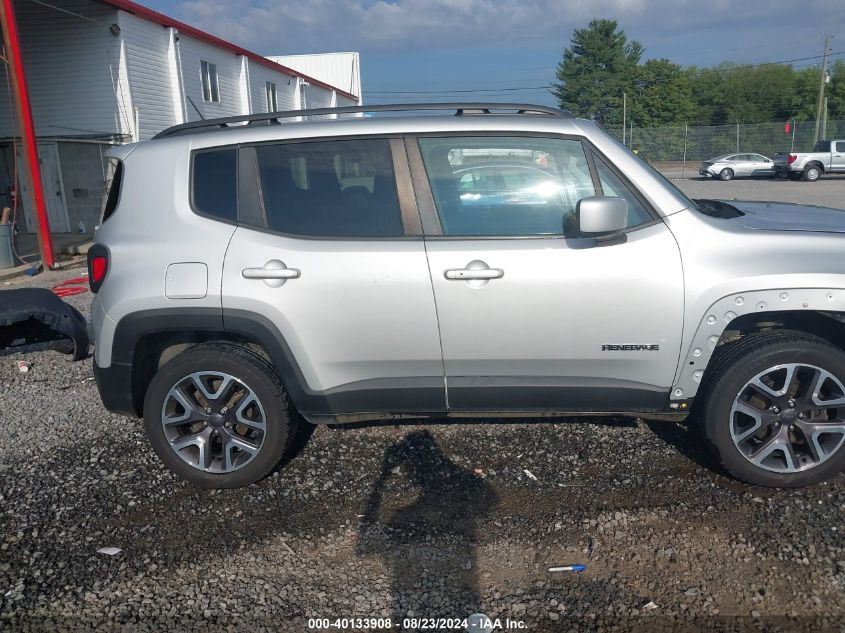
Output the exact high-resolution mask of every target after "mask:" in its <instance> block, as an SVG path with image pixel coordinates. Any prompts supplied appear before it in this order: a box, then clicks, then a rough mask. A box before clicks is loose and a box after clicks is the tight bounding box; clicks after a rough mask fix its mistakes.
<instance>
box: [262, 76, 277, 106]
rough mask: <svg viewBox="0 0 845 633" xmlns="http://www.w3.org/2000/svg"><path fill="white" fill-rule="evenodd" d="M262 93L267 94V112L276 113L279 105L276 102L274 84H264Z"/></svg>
mask: <svg viewBox="0 0 845 633" xmlns="http://www.w3.org/2000/svg"><path fill="white" fill-rule="evenodd" d="M264 92H265V93H266V94H267V112H277V111H278V110H279V105H278V103H277V102H276V84H274V83H273V82H272V81H268V82H267V83H266V84H264Z"/></svg>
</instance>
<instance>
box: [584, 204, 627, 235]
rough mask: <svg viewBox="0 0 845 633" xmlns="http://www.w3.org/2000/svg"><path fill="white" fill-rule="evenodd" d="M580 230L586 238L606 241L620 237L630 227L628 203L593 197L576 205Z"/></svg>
mask: <svg viewBox="0 0 845 633" xmlns="http://www.w3.org/2000/svg"><path fill="white" fill-rule="evenodd" d="M575 214H576V215H577V216H578V230H579V231H580V232H581V233H582V234H583V235H585V236H588V237H594V238H596V239H597V240H600V241H605V240H608V239H613V238H616V237H619V235H618V234H619V233H620V232H621V231H623V230H625V229H626V228H627V227H628V201H627V200H625V199H624V198H612V197H609V196H591V197H589V198H582V199H581V200H579V201H578V204H576V205H575Z"/></svg>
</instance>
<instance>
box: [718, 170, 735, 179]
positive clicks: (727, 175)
mask: <svg viewBox="0 0 845 633" xmlns="http://www.w3.org/2000/svg"><path fill="white" fill-rule="evenodd" d="M733 178H734V170H733V169H730V168H729V167H725V168H724V169H723V170H722V171H720V172H719V180H723V181H728V180H733Z"/></svg>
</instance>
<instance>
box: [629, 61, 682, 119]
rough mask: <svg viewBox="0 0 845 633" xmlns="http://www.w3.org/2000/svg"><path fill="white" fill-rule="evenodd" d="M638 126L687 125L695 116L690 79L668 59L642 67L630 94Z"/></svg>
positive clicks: (631, 105) (631, 106)
mask: <svg viewBox="0 0 845 633" xmlns="http://www.w3.org/2000/svg"><path fill="white" fill-rule="evenodd" d="M628 98H629V104H630V111H631V114H632V117H633V120H635V121H636V122H637V125H641V126H644V127H649V126H657V125H683V124H685V123H687V122H688V121H689V120H690V119H691V118H692V116H693V115H694V114H695V101H694V100H693V98H692V89H691V88H690V83H689V77H688V76H687V74H686V73H684V71H683V70H682V69H681V67H680V66H678V65H677V64H673V63H672V62H670V61H669V60H668V59H649V60H648V61H646V62H645V63H644V64H642V65H641V66H639V68H638V69H637V73H636V86H635V90H634V92H633V94H629V95H628Z"/></svg>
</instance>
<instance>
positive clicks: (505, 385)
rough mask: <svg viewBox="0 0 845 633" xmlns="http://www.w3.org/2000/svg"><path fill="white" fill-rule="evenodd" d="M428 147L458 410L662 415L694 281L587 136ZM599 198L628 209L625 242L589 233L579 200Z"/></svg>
mask: <svg viewBox="0 0 845 633" xmlns="http://www.w3.org/2000/svg"><path fill="white" fill-rule="evenodd" d="M418 143H419V152H420V153H421V156H420V158H421V159H422V162H423V163H424V165H425V173H426V175H427V181H428V184H429V185H430V188H431V192H432V194H433V202H434V208H435V209H436V212H437V217H436V218H435V220H434V221H435V222H436V221H437V220H439V223H440V226H439V227H437V228H435V230H434V232H435V233H436V232H441V233H442V235H430V234H428V233H430V232H431V231H430V230H429V228H428V225H426V227H427V228H426V230H427V235H426V249H427V251H428V261H429V266H430V270H431V278H432V282H433V285H434V293H435V299H436V302H437V311H438V316H439V322H440V335H441V342H442V347H443V361H444V368H445V372H446V383H447V398H448V404H449V408H450V410H476V411H480V410H492V411H495V410H532V409H546V410H548V409H553V410H577V411H636V410H655V409H658V410H659V409H662V408H663V407H664V406H665V404H666V401H667V398H668V395H669V389H670V387H671V381H672V378H673V376H674V374H675V369H676V367H677V363H678V355H679V349H680V338H681V329H682V324H683V278H682V271H681V260H680V255H679V251H678V247H677V244H676V243H675V240H674V238H673V236H672V235H671V233H670V232H669V230H668V228H667V227H666V226H665V224H663V222H662V221H660V220H659V219H658V217H657V216H656V215H654V212H653V210H651V209H649V208H648V206H647V204H646V203H645V201H644V200H643V199H642V198H641V197H640V196H639V195H638V194H636V193H635V192H634V190H633V188H632V187H631V186H630V185H628V184H626V183H625V182H624V181H623V179H622V178H621V177H620V176H619V174H617V173H616V172H615V171H614V170H613V169H612V168H611V167H610V166H609V165H608V164H607V163H605V162H603V161H602V159H601V158H600V157H599V156H598V155H597V154H596V155H594V158H593V162H592V164H591V162H590V161H589V160H588V158H587V156H588V153H591V150H590V149H589V146H587V145H586V144H584V143H582V142H581V141H580V140H578V139H573V138H570V139H565V138H538V137H528V138H519V137H493V136H470V137H463V138H444V137H436V138H435V137H431V138H419V139H418ZM409 149H410V152H411V154H412V155H413V154H414V152H415V151H417V149H416V146H414V145H413V144H411V145H410V147H409ZM418 156H419V155H418ZM416 173H418V172H416ZM415 184H417V186H418V188H419V187H420V185H419V179H418V180H417V181H415ZM423 186H424V185H423ZM596 194H599V195H602V194H603V195H606V196H618V197H623V198H625V199H626V200H627V201H628V207H629V214H628V224H629V229H628V231H627V232H626V234H625V236H624V239H622V240H617V242H616V243H613V242H608V243H605V244H602V243H601V242H597V241H596V240H595V239H593V238H588V237H583V236H580V235H579V231H578V223H577V220H576V215H575V209H576V203H577V202H578V201H579V200H580V199H581V198H584V197H587V196H592V195H596Z"/></svg>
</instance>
